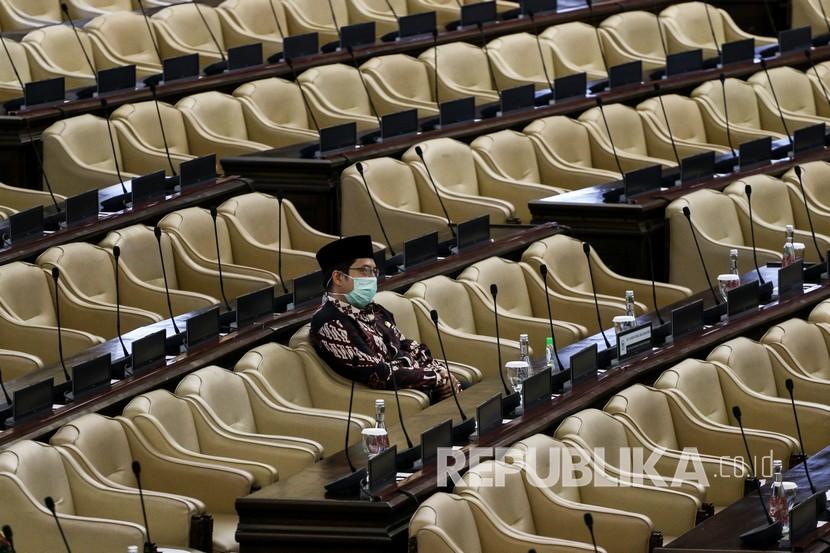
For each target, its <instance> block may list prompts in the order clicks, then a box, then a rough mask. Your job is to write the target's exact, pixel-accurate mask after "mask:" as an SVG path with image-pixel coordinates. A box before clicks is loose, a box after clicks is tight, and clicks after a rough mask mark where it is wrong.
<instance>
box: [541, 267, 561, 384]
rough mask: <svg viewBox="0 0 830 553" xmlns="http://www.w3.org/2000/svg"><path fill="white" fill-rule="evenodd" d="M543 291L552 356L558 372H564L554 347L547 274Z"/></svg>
mask: <svg viewBox="0 0 830 553" xmlns="http://www.w3.org/2000/svg"><path fill="white" fill-rule="evenodd" d="M544 285H545V286H544V289H543V292H544V293H545V303H547V306H548V324H550V339H551V341H552V342H553V356H554V358H555V359H556V364H557V365H558V366H559V371H560V372H561V371H564V370H565V368H564V367H563V366H562V360H561V359H559V349H558V348H557V347H556V334H555V333H554V332H553V314H552V313H551V310H550V294H549V292H548V274H547V273H545V280H544Z"/></svg>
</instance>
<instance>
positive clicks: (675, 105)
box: [637, 94, 737, 154]
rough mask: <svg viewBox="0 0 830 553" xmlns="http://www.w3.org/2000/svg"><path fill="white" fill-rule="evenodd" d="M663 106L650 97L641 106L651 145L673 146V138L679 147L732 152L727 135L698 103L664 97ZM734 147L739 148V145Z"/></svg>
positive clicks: (666, 95) (676, 97) (638, 110)
mask: <svg viewBox="0 0 830 553" xmlns="http://www.w3.org/2000/svg"><path fill="white" fill-rule="evenodd" d="M663 106H665V110H666V111H665V113H664V112H663ZM663 106H661V105H660V101H659V100H658V99H657V98H650V99H648V100H646V101H644V102H642V103H640V104H639V105H638V106H637V112H638V113H639V114H640V117H642V118H643V123H644V128H645V131H646V137H647V140H648V141H649V142H652V143H663V145H664V146H668V147H671V145H672V138H673V139H674V144H675V145H676V146H681V145H682V146H693V147H698V148H701V147H702V148H705V149H706V150H711V151H714V152H729V141H728V140H727V139H726V132H724V130H723V128H722V127H721V126H719V125H715V124H714V122H713V121H711V120H710V119H708V118H705V117H703V113H702V108H701V107H700V105H699V104H698V103H697V102H695V101H694V100H692V99H691V98H687V97H685V96H680V95H677V94H664V95H663ZM666 119H668V121H666ZM733 146H735V147H737V145H736V144H733ZM678 154H679V152H678Z"/></svg>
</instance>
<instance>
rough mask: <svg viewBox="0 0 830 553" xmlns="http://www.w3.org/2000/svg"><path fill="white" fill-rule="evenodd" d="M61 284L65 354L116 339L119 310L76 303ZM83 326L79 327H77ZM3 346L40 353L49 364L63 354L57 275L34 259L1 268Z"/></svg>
mask: <svg viewBox="0 0 830 553" xmlns="http://www.w3.org/2000/svg"><path fill="white" fill-rule="evenodd" d="M65 289H66V286H65V284H64V285H61V287H60V291H61V293H60V294H58V297H59V298H60V302H61V304H60V310H61V326H62V329H61V337H62V339H63V353H64V356H65V357H66V358H67V359H68V358H70V357H72V356H73V355H76V354H78V353H80V352H82V351H85V350H87V349H88V348H90V347H92V346H94V345H97V344H100V343H102V342H103V341H104V340H103V338H101V336H104V335H105V336H106V337H108V338H109V337H112V336H114V330H115V317H114V312H113V313H111V312H109V311H108V310H106V309H101V308H98V307H96V306H92V305H88V304H86V303H81V302H76V301H74V300H73V298H72V297H71V296H68V295H67V294H66V293H65ZM75 329H78V330H75ZM0 348H6V349H13V350H16V351H23V352H26V353H29V354H32V355H36V356H37V357H39V358H40V359H41V360H42V361H43V363H44V364H45V365H47V366H48V365H51V364H53V363H56V362H58V361H59V360H60V358H59V356H58V335H57V314H56V311H55V292H54V289H53V281H52V277H51V275H47V274H46V273H45V272H44V271H43V269H41V268H40V267H36V266H35V265H30V264H28V263H22V262H16V263H9V264H7V265H3V266H2V267H0Z"/></svg>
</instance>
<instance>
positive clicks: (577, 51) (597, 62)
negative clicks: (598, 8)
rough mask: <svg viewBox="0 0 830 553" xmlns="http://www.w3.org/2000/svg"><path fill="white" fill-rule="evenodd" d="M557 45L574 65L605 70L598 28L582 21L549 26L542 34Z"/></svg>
mask: <svg viewBox="0 0 830 553" xmlns="http://www.w3.org/2000/svg"><path fill="white" fill-rule="evenodd" d="M540 36H542V37H544V38H545V39H546V40H549V41H550V42H552V43H553V44H555V45H556V48H557V49H558V50H559V52H561V54H562V55H563V57H564V58H565V59H566V60H567V61H568V62H570V63H571V64H572V65H576V66H578V67H580V68H583V69H593V70H596V71H602V72H605V66H604V65H603V63H602V54H601V50H600V47H599V41H598V40H597V33H596V29H595V28H594V27H593V26H591V25H588V24H587V23H583V22H581V21H572V22H570V23H563V24H561V25H554V26H553V27H548V28H547V29H546V30H545V31H544V32H542V34H541V35H540Z"/></svg>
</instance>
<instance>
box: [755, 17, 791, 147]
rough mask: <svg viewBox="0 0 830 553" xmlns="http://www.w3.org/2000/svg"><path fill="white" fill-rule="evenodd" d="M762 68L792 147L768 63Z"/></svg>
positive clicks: (763, 64) (762, 63)
mask: <svg viewBox="0 0 830 553" xmlns="http://www.w3.org/2000/svg"><path fill="white" fill-rule="evenodd" d="M763 1H764V5H765V6H766V5H767V3H766V1H765V0H763ZM761 68H762V69H763V70H764V75H765V76H766V77H767V83H768V84H769V91H770V92H771V93H772V99H773V100H775V107H776V109H778V117H780V118H781V126H782V127H784V133H785V134H786V135H787V140H788V141H789V143H790V147H791V148H792V146H793V138H792V136H791V135H790V129H789V128H787V120H786V118H784V110H782V109H781V104H780V103H779V102H778V95H777V94H776V93H775V86H773V84H772V78H770V76H769V70H767V63H766V62H765V61H763V60H761Z"/></svg>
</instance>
